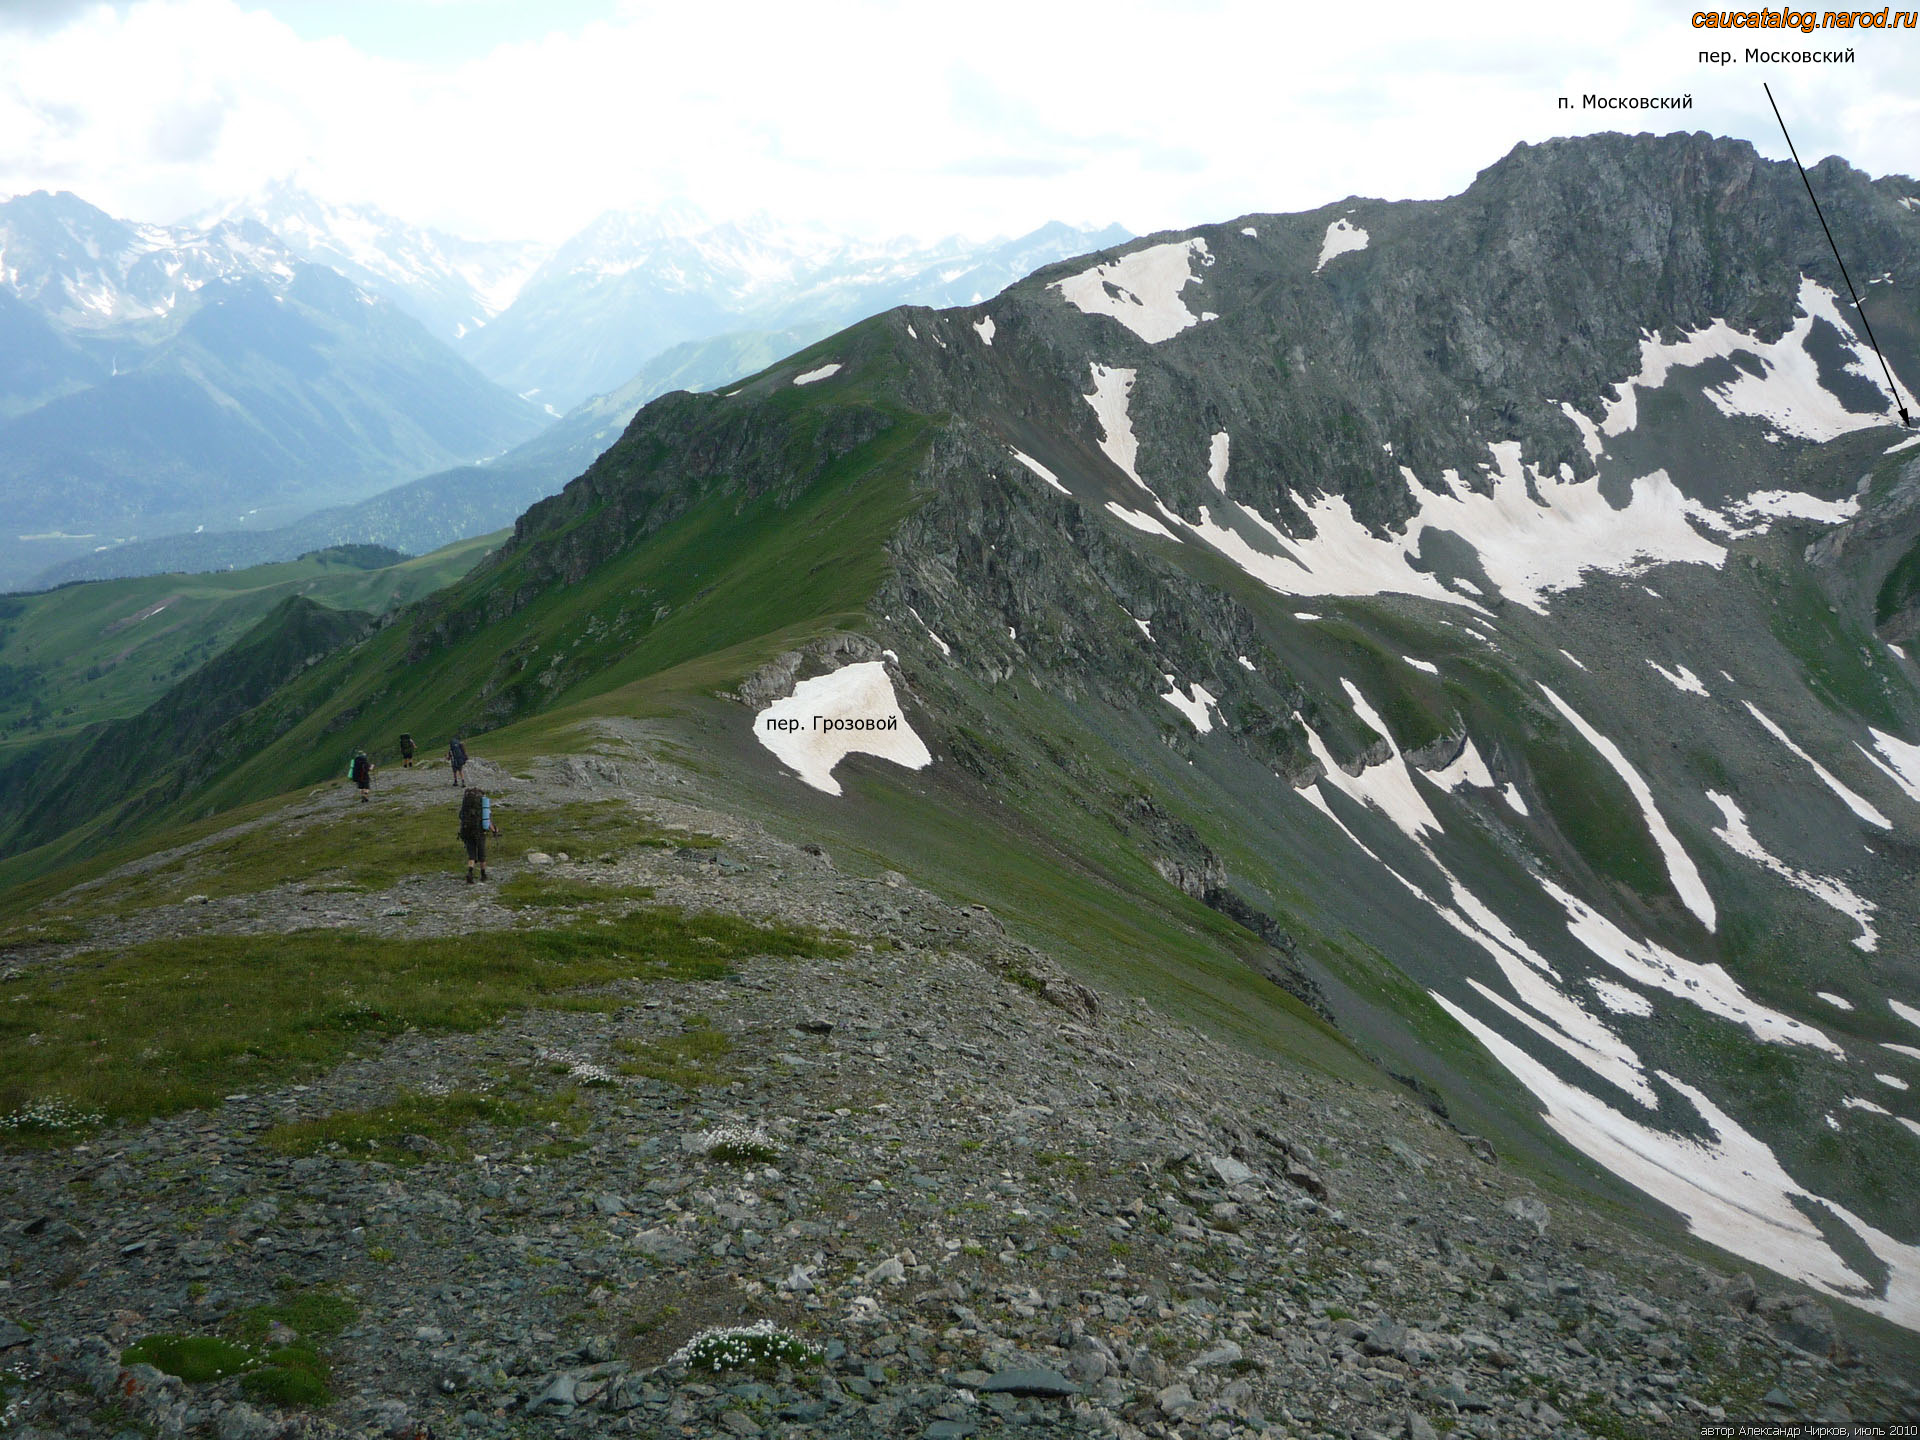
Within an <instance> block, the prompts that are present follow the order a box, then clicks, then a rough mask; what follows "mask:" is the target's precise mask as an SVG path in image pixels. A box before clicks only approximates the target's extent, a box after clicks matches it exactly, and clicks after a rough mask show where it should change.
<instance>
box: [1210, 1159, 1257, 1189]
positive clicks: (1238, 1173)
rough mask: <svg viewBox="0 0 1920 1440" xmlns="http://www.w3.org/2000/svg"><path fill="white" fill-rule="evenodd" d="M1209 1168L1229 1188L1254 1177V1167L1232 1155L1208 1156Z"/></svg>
mask: <svg viewBox="0 0 1920 1440" xmlns="http://www.w3.org/2000/svg"><path fill="white" fill-rule="evenodd" d="M1207 1168H1208V1169H1209V1170H1211V1171H1213V1173H1214V1174H1215V1175H1218V1176H1219V1177H1220V1183H1221V1184H1222V1185H1225V1186H1226V1187H1227V1188H1228V1189H1232V1188H1233V1187H1234V1186H1235V1185H1245V1184H1246V1183H1247V1182H1248V1181H1249V1180H1252V1179H1253V1178H1254V1173H1253V1167H1252V1166H1251V1165H1248V1164H1246V1163H1244V1162H1243V1161H1239V1160H1236V1159H1234V1158H1233V1157H1232V1156H1231V1155H1209V1156H1207Z"/></svg>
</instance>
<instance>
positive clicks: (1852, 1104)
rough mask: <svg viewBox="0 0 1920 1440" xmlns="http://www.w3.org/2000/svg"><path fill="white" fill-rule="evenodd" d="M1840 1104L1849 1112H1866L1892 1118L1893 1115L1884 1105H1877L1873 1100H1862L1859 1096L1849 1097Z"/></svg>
mask: <svg viewBox="0 0 1920 1440" xmlns="http://www.w3.org/2000/svg"><path fill="white" fill-rule="evenodd" d="M1840 1103H1841V1104H1842V1105H1844V1106H1846V1107H1847V1109H1849V1110H1865V1111H1866V1112H1867V1113H1868V1114H1869V1115H1887V1116H1891V1115H1892V1114H1893V1112H1892V1111H1891V1110H1889V1109H1887V1108H1886V1107H1885V1106H1884V1105H1876V1104H1874V1103H1873V1101H1871V1100H1862V1099H1861V1098H1860V1097H1859V1096H1858V1095H1849V1096H1847V1098H1846V1099H1844V1100H1842V1101H1841V1102H1840Z"/></svg>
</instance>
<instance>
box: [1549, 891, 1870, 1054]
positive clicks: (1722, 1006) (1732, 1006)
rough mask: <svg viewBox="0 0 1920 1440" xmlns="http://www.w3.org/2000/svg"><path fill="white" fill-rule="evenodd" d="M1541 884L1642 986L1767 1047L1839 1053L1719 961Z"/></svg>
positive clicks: (1598, 950)
mask: <svg viewBox="0 0 1920 1440" xmlns="http://www.w3.org/2000/svg"><path fill="white" fill-rule="evenodd" d="M1540 884H1541V887H1542V888H1543V889H1544V890H1545V891H1546V892H1547V894H1549V895H1550V896H1552V897H1553V898H1554V899H1555V900H1556V901H1558V902H1559V904H1560V908H1561V909H1562V910H1564V911H1566V912H1567V930H1568V932H1569V933H1570V934H1571V935H1572V936H1573V938H1574V939H1576V940H1578V941H1579V942H1580V943H1581V944H1582V945H1584V946H1586V947H1587V949H1588V950H1590V951H1592V952H1593V953H1594V954H1595V955H1597V956H1599V957H1600V959H1602V960H1604V961H1605V962H1606V963H1607V964H1609V965H1611V966H1612V967H1613V968H1614V969H1615V970H1617V971H1619V972H1620V973H1621V974H1622V975H1624V976H1626V977H1627V979H1629V980H1631V981H1633V982H1634V983H1635V984H1636V985H1639V986H1640V987H1641V988H1643V989H1646V990H1664V991H1666V992H1667V993H1668V994H1669V995H1677V996H1679V997H1680V998H1681V999H1682V1000H1690V1001H1692V1002H1693V1003H1694V1004H1695V1005H1698V1006H1699V1007H1700V1008H1701V1009H1702V1010H1705V1011H1706V1012H1707V1013H1708V1014H1710V1015H1718V1016H1720V1017H1721V1018H1722V1019H1723V1020H1731V1021H1733V1022H1734V1023H1735V1024H1737V1025H1744V1026H1746V1028H1747V1029H1748V1030H1749V1031H1751V1032H1752V1033H1753V1035H1754V1037H1755V1038H1756V1039H1759V1040H1764V1041H1766V1042H1767V1043H1768V1044H1771V1045H1805V1046H1807V1047H1809V1048H1810V1049H1814V1050H1823V1051H1825V1052H1827V1053H1828V1054H1830V1055H1839V1054H1842V1053H1843V1052H1842V1051H1841V1049H1840V1047H1839V1046H1838V1045H1836V1044H1835V1043H1834V1042H1833V1041H1832V1040H1830V1039H1828V1038H1827V1036H1826V1035H1825V1034H1824V1033H1822V1032H1821V1031H1819V1030H1817V1029H1815V1028H1814V1027H1813V1026H1811V1025H1808V1024H1807V1023H1805V1022H1804V1021H1801V1020H1796V1019H1794V1018H1793V1017H1792V1016H1791V1015H1783V1014H1781V1013H1780V1012H1779V1011H1777V1010H1769V1009H1768V1008H1767V1007H1766V1006H1764V1005H1760V1004H1757V1003H1755V1002H1754V1001H1753V1000H1751V999H1749V998H1748V996H1747V993H1746V991H1744V990H1742V989H1741V988H1740V985H1739V983H1738V982H1737V981H1736V980H1735V979H1734V978H1733V977H1732V976H1731V975H1729V974H1727V972H1726V971H1725V970H1724V969H1723V968H1722V967H1720V966H1719V965H1702V964H1699V963H1697V962H1695V961H1692V960H1683V959H1682V958H1681V957H1680V956H1678V955H1676V954H1674V953H1673V952H1672V951H1671V950H1669V949H1667V948H1666V947H1665V946H1664V945H1660V944H1657V943H1656V942H1654V941H1652V940H1636V939H1634V938H1633V937H1632V936H1631V935H1629V934H1627V933H1626V931H1624V930H1622V929H1621V928H1620V927H1619V926H1618V925H1615V924H1614V923H1613V922H1612V921H1611V920H1609V919H1607V917H1606V916H1604V915H1602V914H1601V913H1600V912H1599V911H1598V910H1595V909H1594V908H1593V907H1592V906H1590V905H1588V904H1587V903H1586V902H1585V901H1583V900H1581V899H1580V898H1579V897H1578V896H1576V895H1572V894H1570V893H1568V892H1567V891H1565V890H1563V889H1561V888H1560V887H1559V886H1558V885H1556V884H1554V883H1553V882H1552V881H1551V880H1546V879H1543V880H1541V882H1540Z"/></svg>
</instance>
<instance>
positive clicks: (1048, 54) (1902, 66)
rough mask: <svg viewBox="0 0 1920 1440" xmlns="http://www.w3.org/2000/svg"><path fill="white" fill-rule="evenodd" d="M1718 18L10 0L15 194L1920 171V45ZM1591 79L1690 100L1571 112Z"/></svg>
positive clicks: (1242, 203)
mask: <svg viewBox="0 0 1920 1440" xmlns="http://www.w3.org/2000/svg"><path fill="white" fill-rule="evenodd" d="M1694 8H1695V5H1694V3H1692V0H1688V3H1678V4H1651V3H1644V0H1616V3H1609V4H1606V5H1594V6H1555V5H1541V4H1538V3H1537V0H1529V3H1526V4H1519V3H1514V4H1505V3H1487V4H1480V5H1472V4H1456V5H1434V4H1431V3H1423V4H1418V5H1398V4H1379V5H1366V4H1361V5H1314V6H1311V7H1307V6H1300V5H1290V4H1286V3H1276V0H1257V3H1238V0H1098V3H1093V0H1076V3H1054V0H976V3H970V4H967V5H964V6H962V5H932V4H927V3H917V4H916V3H899V4H896V3H881V0H813V3H804V0H777V3H761V0H735V3H731V4H726V5H698V4H688V3H686V0H673V3H654V0H541V3H535V4H527V3H514V0H135V3H112V4H106V3H72V0H0V195H5V194H11V193H17V192H20V191H26V190H33V189H39V188H48V189H68V190H73V191H75V192H77V193H79V194H80V195H82V196H84V197H85V198H87V199H89V200H91V201H93V202H94V203H95V204H98V205H101V206H102V207H104V208H106V209H108V210H111V211H113V212H115V213H117V214H122V215H127V216H131V217H133V218H137V219H149V220H172V219H176V218H179V217H181V216H183V215H186V214H189V213H191V212H193V211H196V210H199V209H201V208H203V207H205V206H208V205H210V204H212V203H214V202H217V201H221V200H226V199H231V198H235V197H237V196H240V195H244V194H246V193H248V192H250V191H252V190H254V189H256V188H258V187H259V186H260V185H262V184H263V183H265V182H266V181H268V180H270V179H273V178H275V177H278V176H286V175H293V176H296V177H297V178H298V179H299V180H300V181H301V182H302V183H304V184H306V185H307V186H308V187H309V188H311V189H313V190H314V191H316V192H318V193H319V194H322V195H324V196H326V197H328V198H330V199H334V200H342V201H354V200H364V201H370V202H372V203H374V204H377V205H379V206H381V207H383V208H385V209H387V210H390V211H392V212H393V213H395V214H397V215H400V216H403V217H404V218H406V219H409V220H413V221H416V222H423V223H431V224H436V225H440V226H443V227H446V228H449V229H452V230H455V231H458V232H461V233H466V234H471V235H475V236H491V237H500V238H507V237H527V238H537V239H544V240H556V239H559V238H562V237H564V236H565V235H567V234H570V233H572V232H573V231H574V230H577V229H578V228H579V227H580V226H581V225H583V224H584V223H585V222H586V221H588V220H590V219H591V218H593V216H595V215H596V214H598V213H600V212H601V211H603V210H607V209H612V208H625V207H629V206H635V205H645V204H652V203H658V202H661V201H664V200H667V199H671V198H685V199H689V200H692V201H693V202H695V203H696V204H698V205H699V206H701V207H703V208H705V209H707V210H709V211H711V212H713V213H715V214H718V215H732V214H741V213H745V212H749V211H753V210H760V209H765V210H768V211H770V212H772V213H773V214H775V215H777V216H785V217H791V218H794V219H808V220H817V221H824V222H826V223H828V224H831V225H833V226H835V227H836V228H841V229H847V230H852V231H855V232H858V233H863V234H868V235H873V236H879V235H885V234H892V233H896V232H907V233H915V234H920V235H924V236H932V235H937V234H945V233H950V232H961V233H965V234H970V235H975V236H985V235H987V234H992V233H1008V232H1017V231H1022V230H1026V229H1029V228H1031V227H1032V226H1034V225H1036V224H1039V223H1040V222H1042V221H1044V220H1047V219H1056V218H1057V219H1064V220H1071V221H1089V222H1096V223H1104V222H1106V221H1109V220H1118V221H1120V222H1122V223H1123V224H1125V225H1128V226H1129V227H1131V228H1133V229H1135V230H1139V231H1148V230H1153V229H1158V228H1162V227H1165V226H1172V225H1183V224H1191V223H1196V222H1199V221H1203V220H1214V219H1226V218H1230V217H1232V216H1234V215H1237V214H1240V213H1242V212H1245V211H1250V210H1290V209H1300V208H1306V207H1309V206H1313V205H1318V204H1322V203H1325V202H1327V201H1330V200H1336V199H1339V198H1342V197H1344V196H1346V195H1349V194H1355V193H1358V194H1368V195H1382V196H1389V197H1395V198H1398V197H1408V196H1411V197H1427V196H1436V195H1443V194H1448V193H1451V192H1453V191H1456V190H1458V189H1459V188H1460V187H1461V186H1463V185H1464V184H1466V183H1467V182H1468V181H1469V180H1471V178H1472V177H1473V175H1474V173H1475V172H1476V171H1478V170H1480V169H1481V168H1483V167H1484V166H1486V165H1488V164H1490V163H1491V162H1492V161H1494V160H1495V159H1497V158H1498V157H1499V156H1500V155H1502V154H1504V153H1505V152H1506V151H1507V150H1508V149H1510V148H1511V147H1512V146H1513V144H1514V143H1515V142H1516V141H1519V140H1539V139H1544V138H1546V137H1548V136H1551V135H1556V134H1568V133H1573V132H1577V131H1585V130H1598V129H1626V130H1646V129H1652V130H1661V131H1667V130H1676V129H1687V130H1710V131H1713V132H1716V133H1720V134H1732V135H1739V136H1744V137H1745V138H1748V139H1750V140H1752V141H1754V142H1755V143H1756V144H1757V145H1758V146H1759V147H1760V149H1761V150H1762V151H1763V152H1764V153H1766V154H1768V155H1773V156H1780V157H1784V155H1785V153H1786V152H1785V147H1784V145H1783V144H1782V143H1781V142H1780V138H1779V133H1778V131H1777V130H1776V129H1775V127H1774V122H1773V118H1772V116H1771V114H1770V113H1769V112H1768V110H1767V108H1766V100H1765V97H1764V95H1763V94H1762V93H1761V89H1760V84H1761V81H1762V80H1763V79H1766V80H1770V81H1771V82H1772V83H1773V85H1774V90H1775V93H1776V95H1778V96H1779V98H1780V101H1781V104H1782V106H1783V108H1784V109H1785V110H1786V112H1787V118H1788V121H1789V123H1790V124H1792V125H1793V126H1794V130H1795V136H1794V138H1795V139H1796V140H1797V141H1798V142H1799V144H1800V148H1801V153H1802V156H1803V158H1804V159H1806V160H1807V161H1808V163H1812V161H1813V160H1814V159H1815V158H1816V157H1817V156H1820V155H1825V154H1828V153H1835V152H1837V153H1840V154H1844V155H1845V156H1847V157H1848V158H1849V159H1850V160H1852V161H1854V163H1856V164H1858V165H1861V166H1862V167H1864V168H1865V169H1867V170H1869V171H1871V172H1873V173H1874V174H1885V173H1888V172H1890V171H1902V172H1905V173H1908V174H1913V173H1915V172H1916V171H1920V31H1911V32H1872V31H1867V32H1855V33H1852V34H1850V35H1846V36H1840V37H1829V36H1814V37H1811V38H1810V39H1802V37H1799V36H1797V35H1796V36H1794V37H1793V42H1792V44H1793V46H1795V47H1809V46H1811V47H1818V48H1827V47H1828V46H1829V45H1830V44H1837V45H1838V46H1839V48H1846V47H1847V46H1851V47H1852V48H1853V49H1854V51H1855V53H1856V55H1857V56H1858V57H1859V58H1858V60H1857V61H1856V63H1854V64H1852V65H1822V66H1804V65H1803V66H1759V65H1745V64H1735V65H1733V66H1730V67H1727V68H1725V69H1720V70H1712V69H1709V68H1708V67H1703V66H1701V65H1700V64H1699V63H1698V60H1697V54H1698V52H1699V51H1700V49H1701V48H1703V46H1704V45H1709V44H1712V43H1713V39H1714V37H1713V36H1711V35H1710V34H1709V33H1707V32H1700V31H1695V30H1693V29H1692V28H1691V26H1690V25H1689V23H1688V17H1689V16H1690V15H1691V14H1692V13H1693V10H1694ZM1296 11H1306V12H1309V13H1308V14H1307V15H1306V17H1305V18H1294V14H1293V12H1296ZM1781 33H1782V32H1778V31H1775V32H1771V33H1770V35H1768V36H1767V37H1765V40H1766V43H1767V44H1768V45H1769V46H1770V47H1772V46H1778V45H1781V44H1783V43H1785V42H1782V41H1780V40H1778V39H1777V38H1775V37H1778V36H1779V35H1780V34H1781ZM1735 48H1736V49H1737V50H1740V49H1744V43H1743V44H1739V45H1736V46H1735ZM1588 90H1596V91H1603V92H1606V93H1628V94H1679V93H1686V92H1691V93H1692V95H1693V96H1694V107H1693V108H1692V109H1691V110H1688V111H1681V112H1663V113H1654V114H1651V115H1648V116H1638V115H1629V116H1626V117H1618V116H1615V117H1598V116H1590V115H1583V114H1582V113H1581V112H1580V111H1578V110H1577V109H1576V110H1574V111H1573V112H1570V113H1569V112H1565V111H1560V110H1557V109H1556V108H1555V103H1554V102H1555V99H1556V97H1558V96H1560V95H1569V96H1572V97H1573V99H1574V103H1575V105H1576V106H1577V105H1578V103H1579V96H1580V94H1581V93H1582V92H1583V91H1588Z"/></svg>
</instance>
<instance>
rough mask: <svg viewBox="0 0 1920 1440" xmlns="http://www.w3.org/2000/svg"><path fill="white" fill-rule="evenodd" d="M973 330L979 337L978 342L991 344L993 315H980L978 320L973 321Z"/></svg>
mask: <svg viewBox="0 0 1920 1440" xmlns="http://www.w3.org/2000/svg"><path fill="white" fill-rule="evenodd" d="M973 331H974V333H975V334H976V335H978V336H979V337H980V343H981V344H982V345H991V344H993V317H992V316H991V315H982V316H981V317H980V318H979V319H978V320H976V321H974V322H973Z"/></svg>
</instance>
